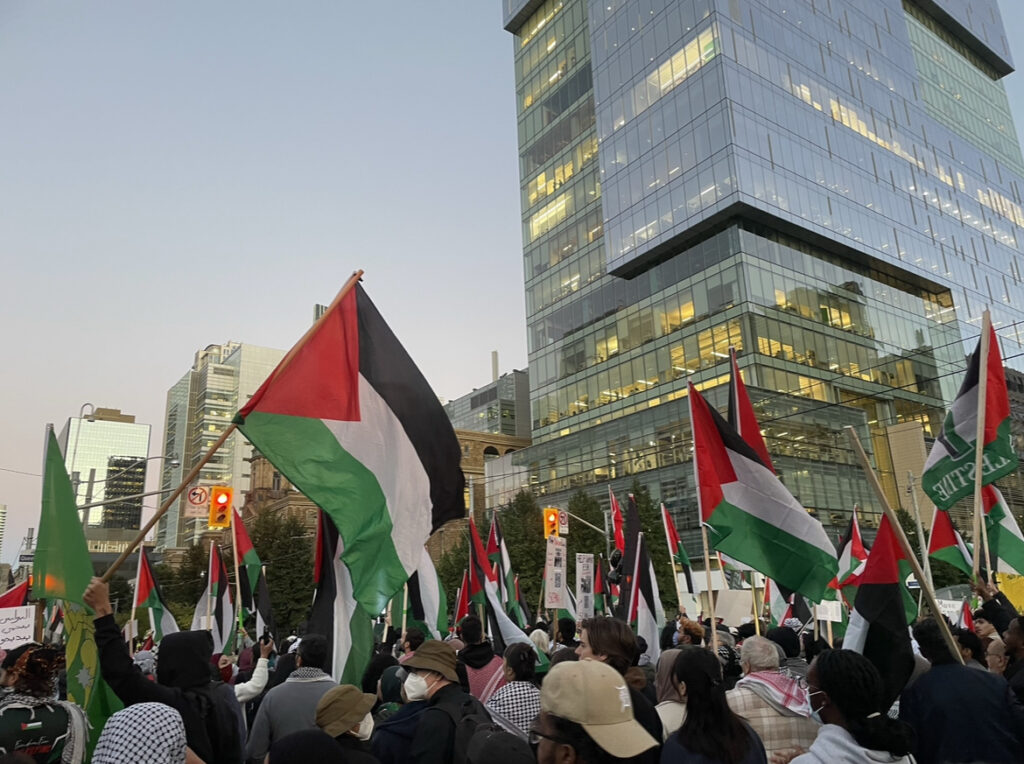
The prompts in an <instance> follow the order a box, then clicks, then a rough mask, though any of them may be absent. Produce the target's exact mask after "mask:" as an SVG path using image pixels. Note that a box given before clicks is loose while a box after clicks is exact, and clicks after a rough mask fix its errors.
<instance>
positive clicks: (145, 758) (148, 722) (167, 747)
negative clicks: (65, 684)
mask: <svg viewBox="0 0 1024 764" xmlns="http://www.w3.org/2000/svg"><path fill="white" fill-rule="evenodd" d="M186 751H187V747H186V743H185V723H184V722H183V721H182V720H181V714H180V713H178V712H177V711H175V710H174V709H173V708H171V707H170V706H166V705H164V704H163V703H136V704H135V705H134V706H128V708H125V709H124V710H122V711H118V712H117V713H116V714H114V715H113V716H111V717H110V718H109V719H107V723H106V724H105V725H104V726H103V731H102V732H101V733H100V737H99V740H98V741H97V743H96V750H95V751H93V754H92V764H136V763H137V762H138V763H141V762H146V764H184V763H185V761H186Z"/></svg>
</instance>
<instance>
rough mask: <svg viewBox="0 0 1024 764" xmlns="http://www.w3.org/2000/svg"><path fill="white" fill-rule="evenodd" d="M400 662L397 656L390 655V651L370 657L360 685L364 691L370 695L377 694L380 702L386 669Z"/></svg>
mask: <svg viewBox="0 0 1024 764" xmlns="http://www.w3.org/2000/svg"><path fill="white" fill-rule="evenodd" d="M398 665H399V663H398V661H397V660H395V656H393V655H389V654H388V653H377V654H376V655H374V656H373V657H372V658H370V663H369V665H367V667H366V671H364V672H363V678H362V681H361V682H360V686H361V687H362V689H363V692H368V693H369V694H370V695H377V696H378V702H380V698H379V695H380V680H381V677H382V676H384V671H385V670H387V669H388V668H391V667H395V666H398Z"/></svg>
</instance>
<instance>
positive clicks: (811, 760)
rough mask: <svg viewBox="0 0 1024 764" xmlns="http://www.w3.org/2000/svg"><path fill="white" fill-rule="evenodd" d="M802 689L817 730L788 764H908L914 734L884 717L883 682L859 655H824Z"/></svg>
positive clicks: (833, 652) (843, 652) (828, 652)
mask: <svg viewBox="0 0 1024 764" xmlns="http://www.w3.org/2000/svg"><path fill="white" fill-rule="evenodd" d="M807 689H808V695H809V697H810V699H811V709H812V710H813V711H814V712H815V713H817V714H818V715H819V716H820V717H821V720H822V727H821V729H820V730H818V736H817V737H816V738H815V739H814V743H812V744H811V748H810V750H808V751H807V752H806V753H804V754H802V755H800V756H797V757H796V758H795V759H793V760H792V764H840V763H841V764H846V763H847V762H851V763H852V762H865V764H912V762H913V759H911V757H910V756H908V755H907V754H908V753H909V752H910V749H911V747H912V745H913V737H914V733H913V730H911V729H910V727H909V726H908V725H906V724H904V723H903V722H900V721H897V720H895V719H890V718H889V717H888V716H886V709H885V708H883V707H882V693H883V685H882V678H881V677H880V676H879V674H878V670H877V669H876V668H875V667H874V665H873V664H872V663H871V661H869V660H868V659H867V658H865V657H864V656H863V655H860V654H858V653H855V652H852V651H850V650H825V651H824V652H822V653H821V654H820V655H819V656H818V657H817V658H815V659H814V663H812V664H811V667H810V670H809V671H808V673H807Z"/></svg>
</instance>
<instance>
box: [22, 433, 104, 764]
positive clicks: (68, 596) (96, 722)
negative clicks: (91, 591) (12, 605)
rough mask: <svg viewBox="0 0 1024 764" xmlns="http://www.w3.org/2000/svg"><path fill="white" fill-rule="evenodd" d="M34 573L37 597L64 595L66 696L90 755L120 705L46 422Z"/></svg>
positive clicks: (82, 546) (64, 476) (88, 567)
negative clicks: (104, 661) (87, 597)
mask: <svg viewBox="0 0 1024 764" xmlns="http://www.w3.org/2000/svg"><path fill="white" fill-rule="evenodd" d="M32 576H33V587H32V588H33V595H34V596H35V598H36V599H47V600H54V601H57V600H62V602H61V603H60V606H59V607H60V610H61V611H62V612H63V614H64V631H65V634H66V636H67V641H66V644H67V649H66V659H67V681H68V691H67V693H68V700H70V701H71V702H72V703H75V704H76V705H78V706H80V707H81V708H82V709H84V710H85V713H86V716H88V717H89V725H90V731H89V741H88V752H87V756H86V758H87V759H88V758H89V757H91V756H92V750H93V748H94V747H95V745H96V741H97V740H98V739H99V736H100V731H101V730H102V729H103V725H104V724H106V723H107V719H108V718H110V716H111V715H112V714H114V713H116V712H117V711H120V710H121V709H122V708H123V704H122V703H121V701H120V699H119V698H118V697H117V695H115V694H114V691H113V690H112V689H111V688H110V686H109V685H108V684H107V683H106V682H105V681H103V676H102V674H101V673H100V662H99V654H98V653H97V651H96V636H95V635H96V629H95V625H94V623H93V613H92V610H91V609H89V608H88V607H87V606H86V605H85V602H84V601H83V599H82V595H83V594H84V593H85V589H86V587H87V586H88V585H89V581H90V580H91V579H92V576H93V569H92V562H91V561H90V559H89V547H88V545H87V544H86V542H85V533H84V532H83V530H82V521H81V519H80V518H79V516H78V507H77V506H76V505H75V495H74V492H73V491H72V490H71V479H70V478H69V477H68V473H67V471H66V470H65V467H64V456H63V455H62V454H61V452H60V446H59V445H57V438H56V436H54V434H53V425H47V427H46V446H45V452H44V455H43V496H42V508H41V511H40V515H39V537H38V541H37V542H36V550H35V560H34V562H33V567H32Z"/></svg>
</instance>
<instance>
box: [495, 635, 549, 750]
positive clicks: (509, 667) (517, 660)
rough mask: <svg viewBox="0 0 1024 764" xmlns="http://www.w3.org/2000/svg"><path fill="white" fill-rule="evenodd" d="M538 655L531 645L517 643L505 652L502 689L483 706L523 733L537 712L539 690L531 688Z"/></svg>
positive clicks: (538, 708) (533, 686)
mask: <svg viewBox="0 0 1024 764" xmlns="http://www.w3.org/2000/svg"><path fill="white" fill-rule="evenodd" d="M536 664H537V653H536V652H534V649H533V647H532V645H528V644H525V643H516V644H514V645H509V647H508V648H507V649H506V650H505V657H504V668H505V686H504V687H502V688H501V689H499V690H498V691H497V692H496V693H494V695H492V696H491V699H490V700H488V701H487V703H486V704H485V705H486V706H487V710H488V711H491V712H494V713H497V714H499V715H501V716H502V717H504V718H505V719H507V720H508V721H510V722H511V723H512V724H513V725H515V726H516V727H517V728H518V729H519V730H521V731H522V732H523V733H525V732H526V731H527V730H529V729H530V725H531V724H533V720H534V719H536V718H537V714H538V713H539V712H540V690H538V689H537V685H536V684H534V673H535V667H536Z"/></svg>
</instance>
